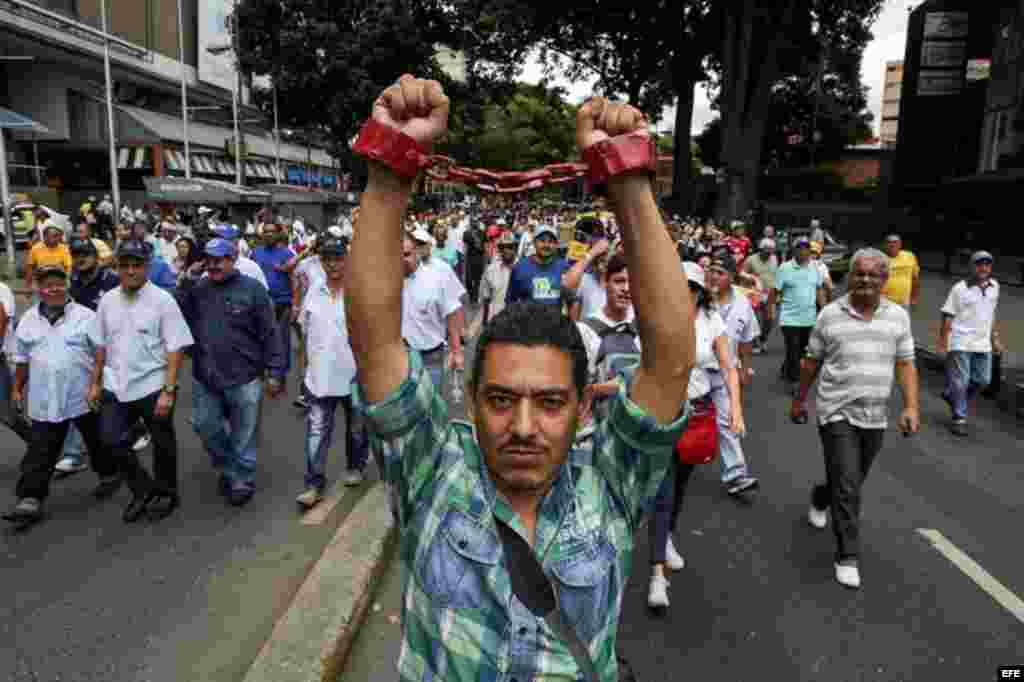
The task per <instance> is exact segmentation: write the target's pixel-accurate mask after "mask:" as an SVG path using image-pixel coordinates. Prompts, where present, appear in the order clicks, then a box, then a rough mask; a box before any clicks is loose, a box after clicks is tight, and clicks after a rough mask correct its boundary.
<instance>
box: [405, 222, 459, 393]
mask: <svg viewBox="0 0 1024 682" xmlns="http://www.w3.org/2000/svg"><path fill="white" fill-rule="evenodd" d="M402 266H403V270H404V272H405V286H404V287H403V288H402V338H403V339H405V343H406V344H407V345H408V346H409V347H410V348H412V349H413V350H415V351H418V352H419V353H420V356H421V357H422V359H423V366H424V367H425V368H426V369H427V370H428V372H429V374H430V380H431V381H432V382H434V386H435V387H436V388H437V389H438V390H441V388H442V387H443V386H444V384H443V382H442V380H443V378H444V370H445V369H446V368H447V369H457V370H461V369H463V367H464V363H465V360H464V357H463V351H462V334H463V331H464V329H465V324H466V321H465V311H464V309H463V307H462V296H463V295H465V293H466V288H465V287H464V286H462V282H460V281H459V279H458V278H457V277H456V276H455V273H454V272H453V271H452V269H451V267H449V266H448V264H447V263H443V262H439V261H438V260H437V259H436V258H435V259H433V260H432V262H431V263H429V264H427V263H421V261H420V254H419V248H418V245H417V244H416V242H415V241H414V240H413V238H412V237H410V236H406V237H405V238H404V239H403V240H402ZM446 349H447V352H446Z"/></svg>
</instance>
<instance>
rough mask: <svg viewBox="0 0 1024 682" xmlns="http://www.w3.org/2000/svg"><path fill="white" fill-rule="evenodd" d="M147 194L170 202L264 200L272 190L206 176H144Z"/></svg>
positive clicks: (204, 202)
mask: <svg viewBox="0 0 1024 682" xmlns="http://www.w3.org/2000/svg"><path fill="white" fill-rule="evenodd" d="M142 181H143V182H144V183H145V185H146V198H147V199H148V200H150V201H156V202H166V203H170V204H263V203H266V202H267V201H269V199H270V193H269V192H262V191H259V190H254V189H252V188H250V187H239V186H238V185H235V184H232V183H230V182H222V181H220V180H208V179H206V178H191V179H188V178H153V177H149V178H143V179H142Z"/></svg>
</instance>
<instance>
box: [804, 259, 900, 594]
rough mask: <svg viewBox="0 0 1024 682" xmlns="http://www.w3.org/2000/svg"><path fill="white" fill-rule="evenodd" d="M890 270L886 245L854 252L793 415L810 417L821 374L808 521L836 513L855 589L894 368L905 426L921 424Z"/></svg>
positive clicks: (847, 581)
mask: <svg viewBox="0 0 1024 682" xmlns="http://www.w3.org/2000/svg"><path fill="white" fill-rule="evenodd" d="M888 274H889V259H888V258H887V257H886V256H885V254H883V253H882V252H880V251H877V250H875V249H862V250H860V251H858V252H857V253H855V254H854V255H853V260H852V261H851V263H850V275H849V277H850V284H849V293H848V294H847V295H846V296H843V297H842V298H840V299H839V300H837V301H835V302H834V303H830V304H829V305H827V306H825V308H824V309H823V310H822V312H821V315H820V317H819V318H818V320H817V323H816V324H815V326H814V331H813V333H812V334H811V338H810V342H809V344H808V347H807V357H806V359H805V360H804V364H803V367H802V369H801V374H800V388H799V391H798V393H797V395H796V397H795V398H794V399H793V404H792V406H791V408H790V416H791V418H793V419H794V420H796V421H803V420H805V419H806V416H807V408H806V407H805V401H806V400H807V395H808V394H809V392H810V389H811V385H812V384H813V383H814V382H815V380H817V382H818V388H817V394H816V397H815V404H816V407H817V420H818V433H819V434H820V436H821V443H822V448H823V451H824V455H825V478H826V482H825V484H823V485H818V486H815V488H814V491H813V493H812V496H811V508H810V510H809V512H808V521H809V522H810V524H811V525H812V526H814V527H815V528H824V527H825V526H826V525H827V524H828V518H829V512H831V517H832V521H833V531H834V534H835V538H836V554H835V577H836V580H837V581H838V582H839V583H840V584H841V585H845V586H846V587H850V588H859V587H860V586H861V575H860V511H861V489H862V487H863V485H864V481H865V480H866V479H867V476H868V472H869V471H870V469H871V465H872V463H873V462H874V460H875V457H876V456H877V455H878V453H879V451H880V450H881V449H882V439H883V436H884V435H885V429H886V427H887V425H888V411H889V398H890V396H891V394H892V383H893V376H894V375H895V377H896V380H897V381H898V382H899V384H900V389H901V392H902V394H903V403H904V409H903V412H902V414H901V415H900V418H899V428H900V430H901V431H903V432H904V433H908V434H909V433H916V432H917V430H918V429H919V428H920V409H919V403H918V378H917V368H916V367H915V365H914V338H913V335H912V333H911V329H910V317H909V316H908V315H907V313H906V311H905V310H903V309H901V308H900V307H899V306H897V305H894V304H893V303H892V302H890V301H889V300H888V299H886V298H883V297H882V295H881V291H882V287H883V286H884V285H885V280H886V278H887V277H888Z"/></svg>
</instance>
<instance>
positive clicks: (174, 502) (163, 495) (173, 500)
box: [146, 492, 181, 521]
mask: <svg viewBox="0 0 1024 682" xmlns="http://www.w3.org/2000/svg"><path fill="white" fill-rule="evenodd" d="M180 504H181V498H180V497H178V494H177V493H168V492H160V493H154V494H152V495H150V496H149V499H148V501H147V502H146V514H147V515H148V516H149V518H150V519H152V520H153V521H159V520H161V519H166V518H167V517H168V516H170V515H171V514H173V513H174V510H175V509H177V508H178V506H179V505H180Z"/></svg>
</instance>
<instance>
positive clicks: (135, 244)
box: [117, 239, 150, 260]
mask: <svg viewBox="0 0 1024 682" xmlns="http://www.w3.org/2000/svg"><path fill="white" fill-rule="evenodd" d="M149 256H150V252H149V251H148V250H147V249H146V243H145V242H143V241H142V240H139V239H126V240H124V241H123V242H121V245H120V246H118V247H117V257H118V258H138V259H139V260H149Z"/></svg>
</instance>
